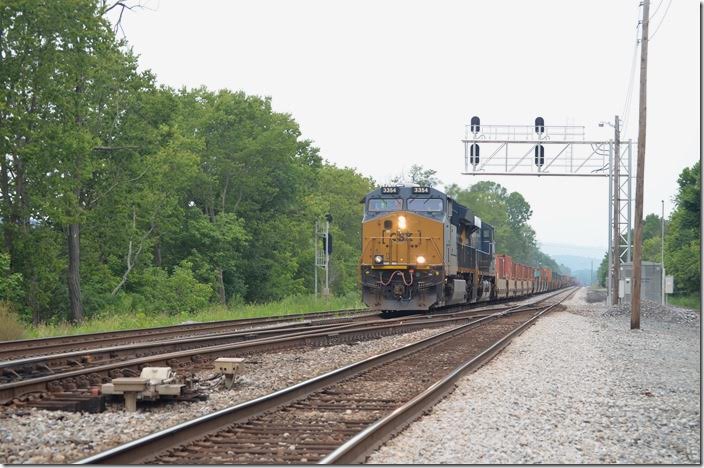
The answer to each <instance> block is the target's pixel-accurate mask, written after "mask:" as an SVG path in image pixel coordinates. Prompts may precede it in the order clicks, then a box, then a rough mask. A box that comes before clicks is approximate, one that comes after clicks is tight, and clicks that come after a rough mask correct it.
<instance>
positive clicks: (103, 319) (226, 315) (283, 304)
mask: <svg viewBox="0 0 704 468" xmlns="http://www.w3.org/2000/svg"><path fill="white" fill-rule="evenodd" d="M362 307H364V304H362V303H361V301H360V297H359V294H356V293H353V294H348V295H344V296H333V297H329V298H321V297H318V298H315V297H313V296H312V295H305V296H289V297H287V298H285V299H282V300H281V301H276V302H269V303H266V304H247V305H242V304H230V305H228V306H227V307H224V306H220V305H217V306H209V307H206V308H204V309H201V310H199V311H197V312H195V313H183V312H182V313H180V314H145V313H143V312H136V313H135V312H125V311H110V313H105V314H102V315H99V316H96V317H93V318H89V319H87V320H85V321H84V322H83V323H81V324H80V325H74V324H71V323H68V322H60V323H56V324H46V323H42V324H39V325H37V326H33V327H30V328H29V329H27V330H26V335H27V337H29V338H41V337H45V336H63V335H76V334H80V333H96V332H102V331H110V330H128V329H135V328H150V327H161V326H168V325H177V324H179V323H182V322H184V321H187V320H190V321H194V322H212V321H216V320H232V319H244V318H256V317H274V316H277V317H278V316H285V315H289V314H298V313H306V312H318V311H323V310H343V309H356V308H362ZM0 317H2V306H0ZM0 333H2V331H0Z"/></svg>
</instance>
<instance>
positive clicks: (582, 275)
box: [540, 243, 606, 284]
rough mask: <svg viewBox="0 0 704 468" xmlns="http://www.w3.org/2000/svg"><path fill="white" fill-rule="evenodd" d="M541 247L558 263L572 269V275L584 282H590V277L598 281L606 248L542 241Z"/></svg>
mask: <svg viewBox="0 0 704 468" xmlns="http://www.w3.org/2000/svg"><path fill="white" fill-rule="evenodd" d="M540 249H541V250H542V251H543V252H545V253H546V254H548V255H550V256H551V257H552V258H554V259H555V261H556V262H557V263H560V264H562V265H565V266H566V267H568V268H569V269H570V270H571V271H572V276H574V277H575V278H577V279H578V280H579V281H580V282H581V283H582V284H589V281H590V278H591V279H592V280H593V281H596V270H597V269H598V268H599V264H600V263H601V259H602V258H603V256H604V252H605V251H606V249H605V248H604V249H601V248H600V247H583V246H578V245H569V244H554V243H542V244H541V245H540ZM592 269H593V270H592Z"/></svg>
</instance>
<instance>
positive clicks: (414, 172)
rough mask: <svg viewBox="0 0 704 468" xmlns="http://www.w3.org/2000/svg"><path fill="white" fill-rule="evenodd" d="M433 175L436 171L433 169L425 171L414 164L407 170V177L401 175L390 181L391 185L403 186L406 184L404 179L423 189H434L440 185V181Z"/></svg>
mask: <svg viewBox="0 0 704 468" xmlns="http://www.w3.org/2000/svg"><path fill="white" fill-rule="evenodd" d="M435 174H437V171H435V170H434V169H425V168H424V167H423V166H420V165H418V164H414V165H412V166H411V168H410V169H409V170H408V177H406V174H404V173H401V174H400V175H398V176H395V177H393V178H392V179H391V183H392V184H403V183H406V179H409V180H410V182H411V183H413V184H417V185H420V186H423V187H435V186H437V185H440V179H438V178H437V177H436V176H435Z"/></svg>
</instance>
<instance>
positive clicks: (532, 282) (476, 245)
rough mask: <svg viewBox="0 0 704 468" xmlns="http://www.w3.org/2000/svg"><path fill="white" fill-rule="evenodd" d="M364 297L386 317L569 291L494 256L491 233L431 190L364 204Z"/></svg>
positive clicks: (561, 279) (395, 189) (379, 192)
mask: <svg viewBox="0 0 704 468" xmlns="http://www.w3.org/2000/svg"><path fill="white" fill-rule="evenodd" d="M362 202H363V203H364V218H363V221H362V256H361V261H360V272H361V276H362V278H361V283H362V295H363V300H364V303H365V304H367V306H369V307H371V308H374V309H380V310H388V311H397V310H428V309H433V308H437V307H442V306H446V305H451V304H465V303H476V302H482V301H489V300H495V299H502V298H510V297H519V296H527V295H530V294H536V293H540V292H546V291H551V290H554V289H559V288H562V287H565V286H567V285H569V284H572V282H573V280H572V278H570V277H567V276H563V275H559V274H558V273H557V272H553V271H551V270H550V269H549V268H534V267H530V266H527V265H523V264H520V263H517V262H513V261H512V259H511V257H509V256H508V255H497V254H496V253H495V242H494V228H493V227H492V226H491V225H490V224H488V223H485V222H482V220H481V219H480V218H479V217H477V216H475V215H474V213H473V212H472V211H471V210H470V209H469V208H467V207H465V206H462V205H461V204H459V203H457V201H455V200H453V199H452V198H451V197H449V196H448V195H446V194H445V193H443V192H441V191H439V190H437V189H434V188H432V187H422V186H388V187H379V188H377V189H376V190H374V191H372V192H370V193H368V194H367V195H366V196H365V197H364V199H363V200H362Z"/></svg>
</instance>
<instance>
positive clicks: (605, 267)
mask: <svg viewBox="0 0 704 468" xmlns="http://www.w3.org/2000/svg"><path fill="white" fill-rule="evenodd" d="M608 272H609V253H608V252H606V253H605V254H604V258H602V259H601V263H600V264H599V268H598V269H597V270H596V278H597V280H598V281H599V286H601V287H602V288H605V287H606V279H607V274H608Z"/></svg>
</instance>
